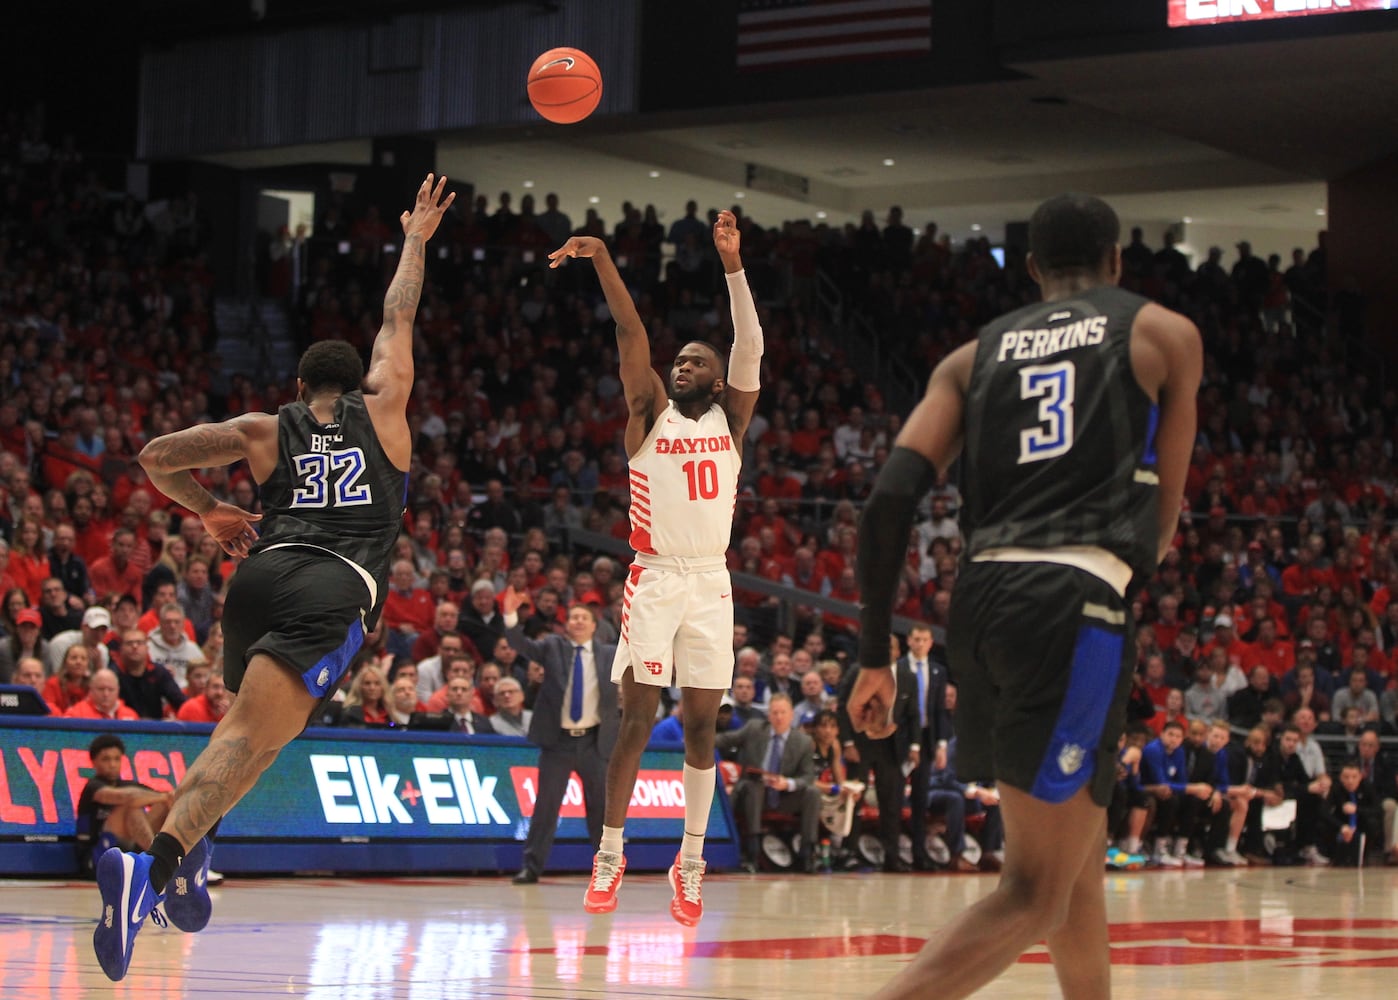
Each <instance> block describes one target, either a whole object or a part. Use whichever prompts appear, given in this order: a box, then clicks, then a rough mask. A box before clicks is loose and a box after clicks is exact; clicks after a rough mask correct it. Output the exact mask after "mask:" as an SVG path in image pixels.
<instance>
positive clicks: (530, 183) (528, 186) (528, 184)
mask: <svg viewBox="0 0 1398 1000" xmlns="http://www.w3.org/2000/svg"><path fill="white" fill-rule="evenodd" d="M524 186H525V187H527V188H532V187H533V186H534V182H533V181H525V182H524Z"/></svg>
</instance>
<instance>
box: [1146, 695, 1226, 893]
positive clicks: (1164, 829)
mask: <svg viewBox="0 0 1398 1000" xmlns="http://www.w3.org/2000/svg"><path fill="white" fill-rule="evenodd" d="M1141 788H1142V790H1143V791H1144V792H1145V793H1146V795H1148V796H1150V797H1152V798H1154V799H1155V823H1154V828H1153V832H1154V835H1155V849H1154V851H1153V852H1152V855H1151V857H1152V860H1153V861H1154V862H1155V863H1156V864H1158V865H1160V866H1161V867H1164V868H1179V867H1182V866H1189V867H1194V868H1202V867H1203V865H1204V861H1203V858H1202V857H1201V856H1200V854H1198V853H1191V850H1190V841H1191V838H1192V837H1193V836H1194V834H1195V833H1196V830H1197V828H1198V826H1199V825H1200V821H1201V819H1204V818H1205V817H1206V814H1207V810H1208V803H1209V799H1210V797H1211V796H1212V795H1213V786H1212V785H1210V784H1208V783H1207V782H1191V781H1190V780H1189V764H1188V759H1187V754H1186V753H1185V749H1184V726H1183V725H1181V724H1180V723H1179V722H1178V721H1177V720H1173V719H1172V720H1170V721H1169V722H1166V723H1165V725H1164V726H1163V728H1162V729H1161V731H1160V735H1159V736H1158V737H1157V738H1155V739H1154V740H1151V741H1150V742H1149V743H1147V744H1146V745H1145V749H1143V750H1142V751H1141Z"/></svg>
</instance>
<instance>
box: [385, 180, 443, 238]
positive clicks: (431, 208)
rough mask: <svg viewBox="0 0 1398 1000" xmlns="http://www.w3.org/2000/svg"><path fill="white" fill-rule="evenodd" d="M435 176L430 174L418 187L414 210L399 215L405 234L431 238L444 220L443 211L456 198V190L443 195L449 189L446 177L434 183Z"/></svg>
mask: <svg viewBox="0 0 1398 1000" xmlns="http://www.w3.org/2000/svg"><path fill="white" fill-rule="evenodd" d="M433 176H434V175H432V174H428V175H427V179H426V180H424V181H423V182H422V187H420V188H418V189H417V201H416V202H414V204H413V208H412V211H410V212H404V213H403V214H402V215H400V216H399V217H398V221H399V222H401V223H402V224H403V235H405V236H421V237H422V238H423V239H424V240H430V239H431V238H432V234H433V233H435V232H436V231H437V224H438V223H439V222H441V221H442V213H443V212H445V211H446V210H447V209H448V208H450V207H451V203H452V202H454V201H455V200H456V192H455V191H453V192H452V193H451V194H448V195H446V196H445V197H443V193H444V192H445V191H446V189H447V179H446V177H445V176H442V177H439V178H437V179H436V184H435V185H434V184H433Z"/></svg>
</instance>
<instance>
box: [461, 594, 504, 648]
mask: <svg viewBox="0 0 1398 1000" xmlns="http://www.w3.org/2000/svg"><path fill="white" fill-rule="evenodd" d="M506 589H507V590H508V589H509V588H506ZM456 630H457V631H458V632H460V633H461V634H462V635H463V636H465V637H466V638H467V639H469V640H470V641H471V643H472V645H474V646H475V647H476V649H478V650H480V652H481V655H482V656H489V655H490V651H491V650H492V649H494V648H495V640H496V639H498V638H500V637H501V636H502V635H504V634H505V616H504V615H502V614H501V613H500V610H499V609H498V608H497V607H496V606H495V587H494V585H492V584H491V582H490V581H489V580H477V581H476V582H475V583H473V584H471V599H470V601H469V602H468V603H467V604H466V606H465V607H463V608H462V609H461V617H459V618H458V619H457V620H456Z"/></svg>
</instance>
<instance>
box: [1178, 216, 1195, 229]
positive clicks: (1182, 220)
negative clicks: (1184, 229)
mask: <svg viewBox="0 0 1398 1000" xmlns="http://www.w3.org/2000/svg"><path fill="white" fill-rule="evenodd" d="M1180 221H1181V222H1183V223H1184V224H1185V225H1186V226H1187V225H1189V224H1190V223H1191V222H1193V221H1194V220H1193V219H1191V218H1190V217H1189V216H1187V215H1186V216H1185V217H1184V218H1183V219H1181V220H1180Z"/></svg>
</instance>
